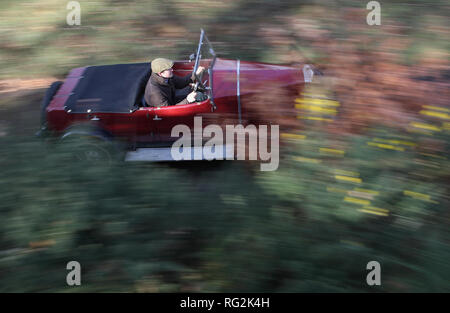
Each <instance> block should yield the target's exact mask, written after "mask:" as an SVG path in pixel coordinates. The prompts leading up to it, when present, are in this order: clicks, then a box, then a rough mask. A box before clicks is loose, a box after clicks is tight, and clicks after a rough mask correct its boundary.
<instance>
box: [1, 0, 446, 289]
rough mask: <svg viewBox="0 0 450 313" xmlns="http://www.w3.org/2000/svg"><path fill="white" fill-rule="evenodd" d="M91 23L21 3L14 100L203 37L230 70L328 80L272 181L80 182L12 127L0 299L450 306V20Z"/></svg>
mask: <svg viewBox="0 0 450 313" xmlns="http://www.w3.org/2000/svg"><path fill="white" fill-rule="evenodd" d="M80 3H81V5H82V25H81V27H77V28H70V27H69V26H67V25H66V22H65V17H66V14H67V10H66V8H65V5H66V3H65V2H64V1H56V0H55V1H51V0H42V1H2V2H1V4H0V9H1V11H0V48H1V49H0V68H1V70H0V79H3V80H2V81H1V82H0V97H1V96H2V95H4V94H6V93H2V92H3V91H5V89H8V90H9V88H10V89H11V90H14V88H19V89H20V88H22V89H25V90H26V89H27V88H30V89H32V88H36V87H35V86H34V85H33V86H31V87H32V88H31V87H30V86H26V81H25V83H24V81H13V83H11V80H10V79H11V78H25V79H26V78H37V79H40V78H49V77H50V76H54V77H63V76H64V75H66V74H67V71H68V70H69V69H71V68H72V67H76V66H86V65H94V64H110V63H121V62H123V63H131V62H135V61H136V62H141V61H148V60H149V59H152V58H153V57H156V56H168V57H171V58H175V59H185V58H186V56H187V55H189V54H190V53H192V51H193V49H194V47H195V45H196V42H197V40H198V30H199V28H200V27H203V28H205V30H206V31H207V34H208V36H209V38H210V39H211V40H212V41H213V44H214V46H215V48H216V50H217V52H218V53H219V56H221V57H229V58H236V57H239V58H240V59H244V60H245V59H248V60H257V61H268V62H292V61H295V62H303V61H309V62H313V63H314V64H316V65H317V66H318V67H319V68H320V69H321V70H322V71H323V72H324V73H325V77H324V78H323V79H322V80H319V83H318V84H316V85H313V86H311V88H310V89H308V90H306V91H305V94H304V95H303V97H302V99H299V102H298V103H296V105H297V107H298V117H299V119H298V122H299V125H298V128H297V129H292V131H290V132H288V133H284V134H282V136H281V138H282V141H283V148H282V151H281V157H282V160H281V162H280V167H279V170H278V171H275V172H270V173H267V172H259V171H258V169H259V166H255V165H252V164H247V163H241V162H237V163H206V164H201V165H190V166H175V165H170V166H169V165H167V164H166V165H164V164H146V165H136V164H123V163H114V164H112V165H110V166H104V165H101V164H100V165H95V166H92V165H89V166H88V165H86V164H80V163H73V162H70V158H69V157H68V155H67V150H65V149H67V147H66V148H64V147H59V146H54V145H48V144H44V143H42V142H39V141H36V140H33V139H31V138H28V137H19V136H14V135H15V134H16V133H17V132H20V129H19V127H18V126H17V125H15V122H14V121H15V120H14V121H13V122H11V121H5V120H4V119H5V118H4V116H2V119H0V145H1V147H2V148H1V149H0V214H1V219H0V291H3V292H10V291H18V292H22V291H31V292H42V291H58V292H75V291H131V292H133V291H138V292H177V291H188V292H189V291H201V292H212V291H222V292H239V291H249V292H259V291H262V292H316V291H317V292H329V291H336V292H346V291H356V292H358V291H389V292H392V291H398V292H403V291H413V292H415V291H426V292H438V291H446V292H448V291H450V290H449V285H448V277H450V262H449V260H450V258H449V254H450V248H449V238H450V236H449V211H448V205H449V199H448V194H449V192H448V180H449V173H450V172H449V161H448V148H449V147H448V142H449V141H448V136H449V128H450V127H449V121H448V114H449V112H450V110H449V108H448V103H449V99H450V97H449V94H448V93H449V90H450V89H449V88H448V77H449V66H448V51H449V49H448V48H449V47H448V44H449V41H448V40H445V38H448V15H449V14H448V12H449V11H448V9H449V8H448V4H447V3H446V1H434V2H433V3H432V4H429V3H426V2H424V1H419V0H416V1H411V0H410V1H408V5H405V3H404V1H390V2H389V3H386V4H384V3H383V2H381V3H382V14H383V15H382V16H383V17H382V25H381V26H379V27H369V26H368V25H367V24H366V22H365V21H366V14H367V12H368V11H367V10H365V3H363V4H361V3H362V2H361V1H350V0H348V1H345V0H343V1H320V2H319V1H273V0H266V1H238V0H236V1H227V2H224V3H222V2H214V1H196V2H189V1H138V0H134V1H106V0H104V1H80ZM419 12H420V14H419ZM50 78H52V77H50ZM33 83H35V82H33ZM17 84H19V85H20V84H25V85H24V86H16V85H17ZM4 86H6V87H4ZM39 93H42V94H43V92H42V90H39ZM21 96H22V98H20V101H19V100H18V102H21V104H22V105H23V103H25V102H26V101H27V100H28V99H32V100H33V101H34V98H35V95H34V97H31V98H29V97H28V96H27V94H25V96H23V95H21ZM269 96H270V95H269ZM11 97H12V98H11ZM330 98H331V100H330ZM11 99H14V95H13V96H10V95H9V94H8V97H6V96H5V97H4V98H3V99H0V106H4V107H7V106H11V105H12V104H11V103H13V104H16V103H17V102H14V101H12V100H11ZM35 105H36V106H38V105H39V103H37V102H36V104H35ZM2 112H6V111H2ZM2 114H3V113H2ZM23 114H26V107H25V109H24V112H23ZM9 116H11V115H9ZM14 118H16V117H14ZM17 118H19V117H17ZM31 119H32V120H33V121H34V120H35V122H36V128H37V124H38V116H32V117H31ZM3 122H5V125H8V123H9V124H11V125H9V126H8V127H6V126H4V125H2V123H3ZM71 260H76V261H78V262H80V263H81V266H82V286H80V287H77V288H71V287H68V286H66V279H65V278H66V274H67V273H68V271H67V270H66V269H65V266H66V264H67V262H69V261H71ZM371 260H375V261H378V262H380V263H381V266H382V285H381V286H379V287H369V286H367V284H366V275H367V273H368V271H367V270H366V264H367V263H368V262H369V261H371Z"/></svg>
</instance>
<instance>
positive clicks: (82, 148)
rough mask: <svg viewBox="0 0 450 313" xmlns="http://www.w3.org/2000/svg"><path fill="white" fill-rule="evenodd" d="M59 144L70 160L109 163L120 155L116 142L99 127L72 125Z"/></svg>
mask: <svg viewBox="0 0 450 313" xmlns="http://www.w3.org/2000/svg"><path fill="white" fill-rule="evenodd" d="M60 145H62V146H63V147H64V149H65V151H66V152H69V153H70V155H71V159H72V161H75V162H88V163H96V164H98V163H104V164H111V163H113V162H115V161H117V160H119V159H120V157H121V153H120V152H121V150H120V149H119V147H118V145H117V143H115V141H114V140H113V139H112V138H111V137H110V136H108V134H106V133H105V132H103V131H102V130H101V129H96V128H91V127H83V126H79V127H74V128H72V129H70V130H69V131H68V132H67V133H66V134H65V135H63V136H62V137H61V141H60Z"/></svg>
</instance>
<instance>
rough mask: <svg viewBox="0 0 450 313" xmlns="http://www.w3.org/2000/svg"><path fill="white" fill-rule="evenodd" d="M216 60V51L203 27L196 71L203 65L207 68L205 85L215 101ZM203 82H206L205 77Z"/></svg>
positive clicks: (197, 53) (196, 60)
mask: <svg viewBox="0 0 450 313" xmlns="http://www.w3.org/2000/svg"><path fill="white" fill-rule="evenodd" d="M215 62H216V53H215V51H214V49H213V47H212V45H211V42H210V41H209V40H208V37H207V36H206V34H205V31H204V30H203V29H202V30H201V32H200V40H199V43H198V46H197V51H196V55H195V65H194V73H195V72H196V71H197V69H198V67H199V66H203V67H204V68H205V69H206V70H207V73H208V77H207V80H206V84H205V86H207V89H209V90H210V93H209V94H210V96H211V99H212V101H213V102H214V100H213V94H212V90H213V82H212V77H213V69H214V63H215ZM202 82H205V79H204V78H203V81H202Z"/></svg>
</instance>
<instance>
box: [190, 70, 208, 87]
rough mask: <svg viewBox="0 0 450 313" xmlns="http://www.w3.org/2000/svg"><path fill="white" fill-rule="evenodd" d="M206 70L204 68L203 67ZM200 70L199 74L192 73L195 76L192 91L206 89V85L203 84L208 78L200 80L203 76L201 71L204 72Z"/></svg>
mask: <svg viewBox="0 0 450 313" xmlns="http://www.w3.org/2000/svg"><path fill="white" fill-rule="evenodd" d="M205 71H206V69H205ZM205 71H203V72H201V74H200V75H197V74H194V77H195V84H194V87H193V89H194V91H206V87H205V84H206V82H207V81H208V80H205V81H204V82H202V78H203V73H204V72H205Z"/></svg>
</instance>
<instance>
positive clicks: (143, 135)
mask: <svg viewBox="0 0 450 313" xmlns="http://www.w3.org/2000/svg"><path fill="white" fill-rule="evenodd" d="M154 109H155V108H151V107H141V108H139V109H138V110H136V111H134V112H133V113H132V119H133V124H134V125H135V138H134V141H135V142H136V143H137V144H138V145H139V146H145V145H146V144H153V143H157V142H158V141H159V136H158V133H157V131H156V128H155V123H154V118H155V112H154V111H155V110H154Z"/></svg>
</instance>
